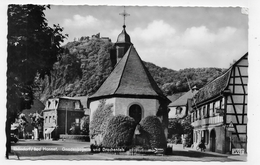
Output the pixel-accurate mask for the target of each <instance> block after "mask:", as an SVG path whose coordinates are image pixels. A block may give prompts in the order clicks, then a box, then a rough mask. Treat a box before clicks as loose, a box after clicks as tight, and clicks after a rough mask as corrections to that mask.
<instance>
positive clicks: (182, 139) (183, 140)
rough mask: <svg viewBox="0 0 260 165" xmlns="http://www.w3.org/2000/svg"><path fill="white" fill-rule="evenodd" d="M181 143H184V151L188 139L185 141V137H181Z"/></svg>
mask: <svg viewBox="0 0 260 165" xmlns="http://www.w3.org/2000/svg"><path fill="white" fill-rule="evenodd" d="M181 142H182V147H183V149H184V148H185V147H186V139H185V137H184V135H181Z"/></svg>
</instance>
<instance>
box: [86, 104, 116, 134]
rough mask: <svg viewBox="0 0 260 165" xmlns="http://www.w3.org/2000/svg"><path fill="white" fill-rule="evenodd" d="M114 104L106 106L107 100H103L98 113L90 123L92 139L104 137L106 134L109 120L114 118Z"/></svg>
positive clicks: (95, 113)
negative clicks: (99, 136)
mask: <svg viewBox="0 0 260 165" xmlns="http://www.w3.org/2000/svg"><path fill="white" fill-rule="evenodd" d="M112 107H113V104H106V100H101V101H100V104H99V106H98V108H97V110H96V111H94V113H93V118H92V120H91V122H90V125H89V127H90V129H89V130H90V137H91V138H94V137H95V136H98V135H101V136H103V135H104V134H105V132H106V128H107V124H108V121H109V119H110V118H111V117H112V112H113V111H112Z"/></svg>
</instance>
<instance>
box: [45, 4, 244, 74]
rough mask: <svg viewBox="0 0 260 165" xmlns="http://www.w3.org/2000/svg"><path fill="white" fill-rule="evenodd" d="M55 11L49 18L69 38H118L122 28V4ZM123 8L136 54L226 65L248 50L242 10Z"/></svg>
mask: <svg viewBox="0 0 260 165" xmlns="http://www.w3.org/2000/svg"><path fill="white" fill-rule="evenodd" d="M54 9H55V10H57V11H54V10H53V11H51V13H50V14H49V15H48V14H47V16H48V20H51V21H53V22H55V23H57V20H59V21H61V22H62V23H60V24H61V26H63V27H64V32H65V33H67V34H69V40H68V41H72V40H73V39H74V38H80V37H81V36H91V35H93V34H97V33H100V34H101V36H104V37H109V38H111V40H112V42H116V39H117V36H118V35H119V34H120V33H121V31H122V29H123V28H122V25H123V24H122V18H121V17H120V16H119V14H118V13H120V12H122V8H121V7H108V6H106V7H98V6H96V7H92V6H82V7H81V6H77V7H72V6H70V7H65V8H64V7H63V6H59V7H56V8H55V7H54ZM108 11H109V12H108ZM127 12H128V13H130V14H131V16H130V17H127V20H126V22H127V27H126V31H127V33H128V34H129V35H130V37H131V41H132V43H133V44H134V46H135V47H136V49H137V51H138V53H139V55H140V56H141V58H142V59H143V60H144V61H148V62H152V63H154V64H156V65H159V66H161V67H168V68H171V69H175V70H178V69H183V68H189V67H195V68H197V67H221V68H227V67H229V64H230V63H232V61H233V60H237V59H239V58H240V57H241V56H242V55H243V54H244V53H246V52H247V51H248V39H247V37H248V33H247V30H248V17H247V15H244V14H241V9H240V8H201V7H191V8H178V7H176V8H171V7H163V8H160V7H129V8H128V10H127ZM57 13H60V15H57Z"/></svg>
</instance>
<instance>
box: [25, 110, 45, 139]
mask: <svg viewBox="0 0 260 165" xmlns="http://www.w3.org/2000/svg"><path fill="white" fill-rule="evenodd" d="M29 117H30V118H31V124H32V126H33V127H34V128H37V132H38V140H40V132H41V130H42V127H43V121H44V118H43V117H42V116H41V115H40V114H38V113H37V112H36V113H33V114H32V113H30V114H29Z"/></svg>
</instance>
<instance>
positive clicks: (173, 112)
mask: <svg viewBox="0 0 260 165" xmlns="http://www.w3.org/2000/svg"><path fill="white" fill-rule="evenodd" d="M196 93H197V88H196V86H195V87H193V88H192V89H191V90H189V91H188V92H186V93H184V94H183V95H182V96H180V97H179V98H177V99H176V100H175V101H173V102H172V103H170V104H169V108H170V112H169V114H168V116H169V119H183V118H185V117H186V116H187V115H189V109H190V108H191V105H192V101H193V100H192V98H193V97H194V95H195V94H196Z"/></svg>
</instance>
